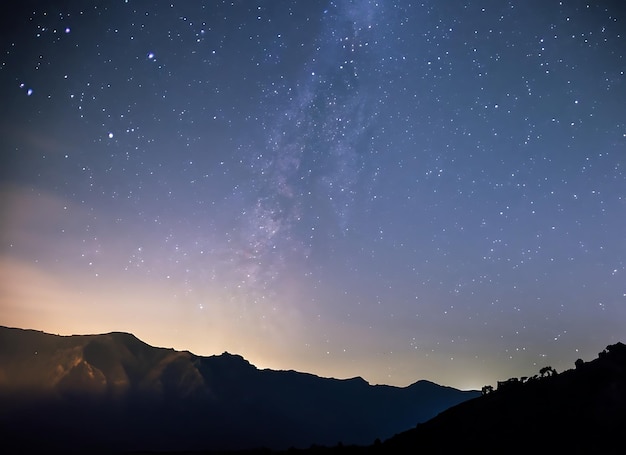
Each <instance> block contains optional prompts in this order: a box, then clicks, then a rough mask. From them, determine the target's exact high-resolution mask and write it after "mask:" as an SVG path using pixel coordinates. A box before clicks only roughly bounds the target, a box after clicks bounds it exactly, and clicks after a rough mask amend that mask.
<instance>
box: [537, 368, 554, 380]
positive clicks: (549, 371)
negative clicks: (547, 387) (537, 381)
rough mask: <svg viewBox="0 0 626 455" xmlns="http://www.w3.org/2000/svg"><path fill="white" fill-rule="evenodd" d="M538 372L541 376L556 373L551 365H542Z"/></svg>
mask: <svg viewBox="0 0 626 455" xmlns="http://www.w3.org/2000/svg"><path fill="white" fill-rule="evenodd" d="M539 374H540V375H541V377H542V378H543V377H546V376H554V375H555V374H557V373H556V370H555V369H554V368H552V367H543V368H542V369H541V370H539Z"/></svg>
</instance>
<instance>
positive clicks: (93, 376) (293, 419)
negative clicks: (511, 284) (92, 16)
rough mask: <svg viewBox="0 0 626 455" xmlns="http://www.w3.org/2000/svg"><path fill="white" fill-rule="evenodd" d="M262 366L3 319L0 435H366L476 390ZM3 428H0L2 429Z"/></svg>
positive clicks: (241, 444) (156, 446)
mask: <svg viewBox="0 0 626 455" xmlns="http://www.w3.org/2000/svg"><path fill="white" fill-rule="evenodd" d="M477 395H478V392H462V391H458V390H456V389H452V388H448V387H442V386H438V385H436V384H433V383H430V382H428V381H419V382H417V383H415V384H413V385H411V386H409V387H405V388H398V387H390V386H371V385H369V384H368V383H367V382H366V381H364V380H363V379H361V378H353V379H347V380H337V379H328V378H320V377H318V376H314V375H311V374H305V373H298V372H295V371H273V370H259V369H257V368H256V367H254V366H253V365H251V364H250V363H249V362H247V361H246V360H245V359H243V358H242V357H241V356H237V355H232V354H228V353H224V354H222V355H219V356H211V357H200V356H196V355H193V354H191V353H189V352H179V351H174V350H172V349H163V348H154V347H151V346H149V345H147V344H145V343H143V342H142V341H140V340H139V339H137V338H136V337H134V336H133V335H130V334H127V333H117V332H116V333H109V334H103V335H82V336H70V337H62V336H57V335H50V334H46V333H43V332H38V331H32V330H21V329H13V328H6V327H0V437H2V439H3V441H5V446H4V447H7V445H6V444H12V445H13V446H14V447H21V448H24V449H42V450H44V449H45V450H48V451H49V450H50V449H51V448H54V449H58V450H64V451H71V450H76V451H81V450H85V449H89V450H90V451H93V450H94V449H95V448H99V449H102V450H200V449H241V448H249V447H260V446H265V447H271V448H287V447H290V446H296V447H307V446H309V445H310V444H312V443H317V444H328V445H334V444H336V443H337V442H338V441H342V442H344V443H349V444H353V443H358V444H367V443H371V442H372V441H373V440H374V439H375V438H385V437H389V436H391V435H392V434H394V433H397V432H399V431H402V430H404V429H407V428H411V427H413V426H414V425H415V424H416V423H417V422H423V421H426V420H427V419H429V418H431V417H432V416H434V415H436V414H437V413H439V412H441V411H442V410H444V409H446V408H448V407H450V406H453V405H455V404H458V403H460V402H462V401H465V400H467V399H469V398H473V397H476V396H477ZM2 433H3V434H2Z"/></svg>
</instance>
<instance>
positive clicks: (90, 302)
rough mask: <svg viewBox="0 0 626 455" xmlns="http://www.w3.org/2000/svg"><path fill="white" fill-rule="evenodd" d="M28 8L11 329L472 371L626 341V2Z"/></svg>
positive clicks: (3, 73) (10, 109)
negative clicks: (114, 334)
mask: <svg viewBox="0 0 626 455" xmlns="http://www.w3.org/2000/svg"><path fill="white" fill-rule="evenodd" d="M3 9H4V11H3V12H2V14H1V15H0V16H1V17H2V19H1V20H2V28H1V30H3V32H2V35H1V40H0V46H1V50H2V53H1V56H2V57H1V59H0V90H1V92H0V99H2V104H3V106H4V109H3V113H2V117H1V120H0V128H1V131H2V137H3V142H2V166H1V167H0V178H1V181H0V183H1V184H2V186H1V187H0V188H1V194H2V198H1V199H0V200H1V203H0V204H1V205H0V209H1V211H2V220H3V223H2V236H1V238H0V240H1V247H0V248H1V250H0V254H1V258H0V267H1V268H2V276H3V278H2V280H1V281H0V323H2V324H4V325H11V326H18V327H25V328H36V329H41V330H46V331H49V332H53V333H86V332H105V331H112V330H125V331H130V332H133V333H135V334H136V335H138V336H139V337H141V338H142V339H144V340H145V341H147V342H150V343H151V344H155V345H160V346H168V347H169V346H171V347H175V348H177V349H189V350H191V351H193V352H195V353H197V354H205V355H208V354H214V353H220V352H222V351H224V350H227V351H230V352H237V353H239V354H241V355H243V356H245V357H246V358H248V359H249V360H250V361H251V362H252V363H254V364H256V365H258V366H260V367H272V368H284V369H298V370H303V371H310V372H314V373H317V374H321V375H327V376H336V377H349V376H357V375H359V376H363V377H364V378H365V379H367V380H368V381H371V382H373V383H389V384H400V385H406V384H409V383H411V382H413V381H416V380H418V379H421V378H426V379H431V380H434V381H437V382H440V383H443V384H448V385H454V386H457V387H480V386H481V385H483V384H485V383H494V382H495V381H496V380H498V379H506V378H507V377H510V376H516V375H517V376H520V375H531V374H534V373H536V372H537V371H538V369H539V368H541V367H543V366H546V365H551V366H553V367H556V368H557V369H563V368H569V367H571V366H573V362H574V361H575V360H576V359H577V358H579V357H580V358H584V359H589V358H593V357H595V355H596V354H597V352H598V351H599V350H602V349H603V348H604V347H605V346H606V345H607V344H610V343H614V342H617V341H620V340H621V341H624V336H625V335H626V333H625V330H624V324H623V321H624V320H626V285H625V284H624V283H626V279H625V278H624V276H625V274H626V265H625V259H624V258H625V257H626V234H625V233H624V232H626V231H625V230H624V226H625V225H626V174H625V170H624V167H625V166H626V107H625V106H626V103H624V100H626V76H625V73H624V72H625V71H626V60H625V59H624V52H625V50H626V39H625V37H624V33H623V30H624V20H626V15H625V13H626V12H625V9H624V7H623V6H622V5H621V2H602V3H600V4H595V3H585V2H580V1H572V2H556V1H555V2H539V1H523V2H522V1H511V2H504V3H503V2H496V1H488V2H483V3H477V2H452V3H450V2H435V1H432V2H422V3H414V2H408V1H389V2H387V1H367V0H363V1H306V2H305V1H300V2H295V1H259V2H249V1H235V2H205V3H204V4H202V3H199V2H175V3H173V4H160V3H150V2H141V1H127V2H121V1H119V2H118V1H115V2H106V3H85V2H78V1H70V2H65V3H64V4H63V5H57V4H55V5H40V4H38V2H33V3H32V4H29V3H28V2H25V3H20V5H19V7H16V6H12V7H11V9H10V11H9V9H8V6H5V7H3Z"/></svg>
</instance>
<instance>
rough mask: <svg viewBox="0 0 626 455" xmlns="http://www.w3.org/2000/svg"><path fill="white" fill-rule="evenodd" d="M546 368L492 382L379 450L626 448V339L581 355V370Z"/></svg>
mask: <svg viewBox="0 0 626 455" xmlns="http://www.w3.org/2000/svg"><path fill="white" fill-rule="evenodd" d="M540 374H541V376H540V375H537V376H533V377H531V378H520V379H517V378H512V379H510V380H508V381H504V382H501V383H499V385H498V387H497V389H496V390H494V391H492V392H490V391H489V389H485V392H487V393H486V394H485V395H484V396H481V397H479V398H475V399H473V400H469V401H466V402H463V403H461V404H459V405H457V406H454V407H452V408H450V409H448V410H446V411H444V412H442V413H441V414H439V415H438V416H437V417H435V418H433V419H431V420H429V421H428V422H425V423H422V424H418V425H417V427H416V428H415V429H412V430H409V431H406V432H404V433H401V434H398V435H396V436H394V437H393V438H390V439H389V440H387V441H385V442H384V443H383V444H381V445H380V446H379V449H380V450H376V453H390V454H409V453H411V454H413V453H420V454H422V453H423V454H451V453H481V454H502V453H506V454H522V453H523V454H529V453H533V454H542V453H545V454H555V453H568V454H625V453H626V345H624V344H622V343H617V344H614V345H610V346H608V347H607V348H606V350H604V351H602V352H601V353H600V354H599V357H598V358H597V359H595V360H592V361H590V362H583V361H582V360H581V359H578V360H577V361H576V363H575V369H572V370H567V371H565V372H562V373H560V374H556V372H555V371H554V370H553V369H551V368H549V367H546V368H542V369H541V370H540ZM371 449H373V448H371Z"/></svg>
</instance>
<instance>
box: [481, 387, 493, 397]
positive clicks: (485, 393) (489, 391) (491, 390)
mask: <svg viewBox="0 0 626 455" xmlns="http://www.w3.org/2000/svg"><path fill="white" fill-rule="evenodd" d="M481 392H482V394H483V395H487V394H490V393H491V392H493V387H492V386H490V385H485V386H483V388H482V390H481Z"/></svg>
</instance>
